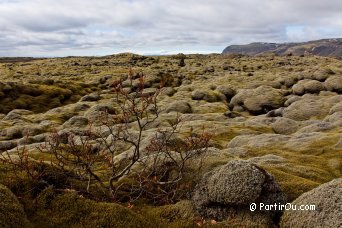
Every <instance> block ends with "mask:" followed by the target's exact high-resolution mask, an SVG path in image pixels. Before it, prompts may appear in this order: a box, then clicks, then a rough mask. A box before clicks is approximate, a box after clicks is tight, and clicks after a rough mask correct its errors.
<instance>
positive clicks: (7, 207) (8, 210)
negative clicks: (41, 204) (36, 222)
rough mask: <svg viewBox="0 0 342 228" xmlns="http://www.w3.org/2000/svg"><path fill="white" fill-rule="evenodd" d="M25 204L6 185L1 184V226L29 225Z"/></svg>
mask: <svg viewBox="0 0 342 228" xmlns="http://www.w3.org/2000/svg"><path fill="white" fill-rule="evenodd" d="M29 225H30V224H29V221H28V220H27V217H26V214H25V212H24V209H23V206H22V205H21V204H20V203H19V201H18V199H17V197H16V196H15V195H14V194H13V193H12V192H11V190H9V189H8V188H7V187H6V186H4V185H2V184H0V227H18V228H19V227H28V226H29Z"/></svg>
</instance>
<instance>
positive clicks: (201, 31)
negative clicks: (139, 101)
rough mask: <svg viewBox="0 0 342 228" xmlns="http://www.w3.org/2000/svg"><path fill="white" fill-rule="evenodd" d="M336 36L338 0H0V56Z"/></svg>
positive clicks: (203, 49)
mask: <svg viewBox="0 0 342 228" xmlns="http://www.w3.org/2000/svg"><path fill="white" fill-rule="evenodd" d="M336 37H342V1H341V0H0V56H68V55H107V54H113V53H119V52H134V53H139V54H171V53H179V52H183V53H212V52H221V51H222V50H223V49H224V48H225V47H226V46H227V45H229V44H243V43H249V42H254V41H263V42H284V41H285V42H293V41H307V40H314V39H320V38H336Z"/></svg>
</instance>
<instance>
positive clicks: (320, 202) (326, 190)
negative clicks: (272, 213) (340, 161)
mask: <svg viewBox="0 0 342 228" xmlns="http://www.w3.org/2000/svg"><path fill="white" fill-rule="evenodd" d="M341 196H342V178H339V179H335V180H333V181H330V182H328V183H325V184H322V185H320V186H319V187H317V188H315V189H313V190H311V191H309V192H306V193H304V194H303V195H301V196H300V197H298V198H297V199H296V200H295V201H293V202H292V205H297V207H299V206H300V205H315V207H316V208H315V210H285V212H284V215H283V216H282V218H281V227H303V228H305V227H308V228H309V227H310V228H311V227H342V220H341V218H342V210H341V208H342V198H341Z"/></svg>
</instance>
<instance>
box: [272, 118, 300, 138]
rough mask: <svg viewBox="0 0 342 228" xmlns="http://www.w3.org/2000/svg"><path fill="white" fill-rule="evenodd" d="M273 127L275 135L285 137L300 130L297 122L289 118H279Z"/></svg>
mask: <svg viewBox="0 0 342 228" xmlns="http://www.w3.org/2000/svg"><path fill="white" fill-rule="evenodd" d="M271 126H272V129H273V131H274V132H275V133H277V134H284V135H289V134H292V133H294V132H296V131H297V130H298V128H299V124H298V123H297V121H294V120H291V119H288V118H278V119H277V120H276V121H275V122H274V123H272V124H271Z"/></svg>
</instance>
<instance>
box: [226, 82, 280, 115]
mask: <svg viewBox="0 0 342 228" xmlns="http://www.w3.org/2000/svg"><path fill="white" fill-rule="evenodd" d="M284 101H285V99H284V97H283V94H282V93H281V92H280V91H279V90H277V89H274V88H272V87H270V86H259V87H258V88H256V89H242V90H240V91H239V92H238V93H237V94H236V95H235V96H234V97H233V98H232V100H231V101H230V104H231V105H233V106H234V107H235V106H243V107H244V108H245V109H247V110H248V111H249V112H250V113H252V114H263V113H267V112H269V111H270V110H273V109H277V108H280V107H282V106H283V104H284ZM233 110H234V109H233ZM234 111H235V110H234Z"/></svg>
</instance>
